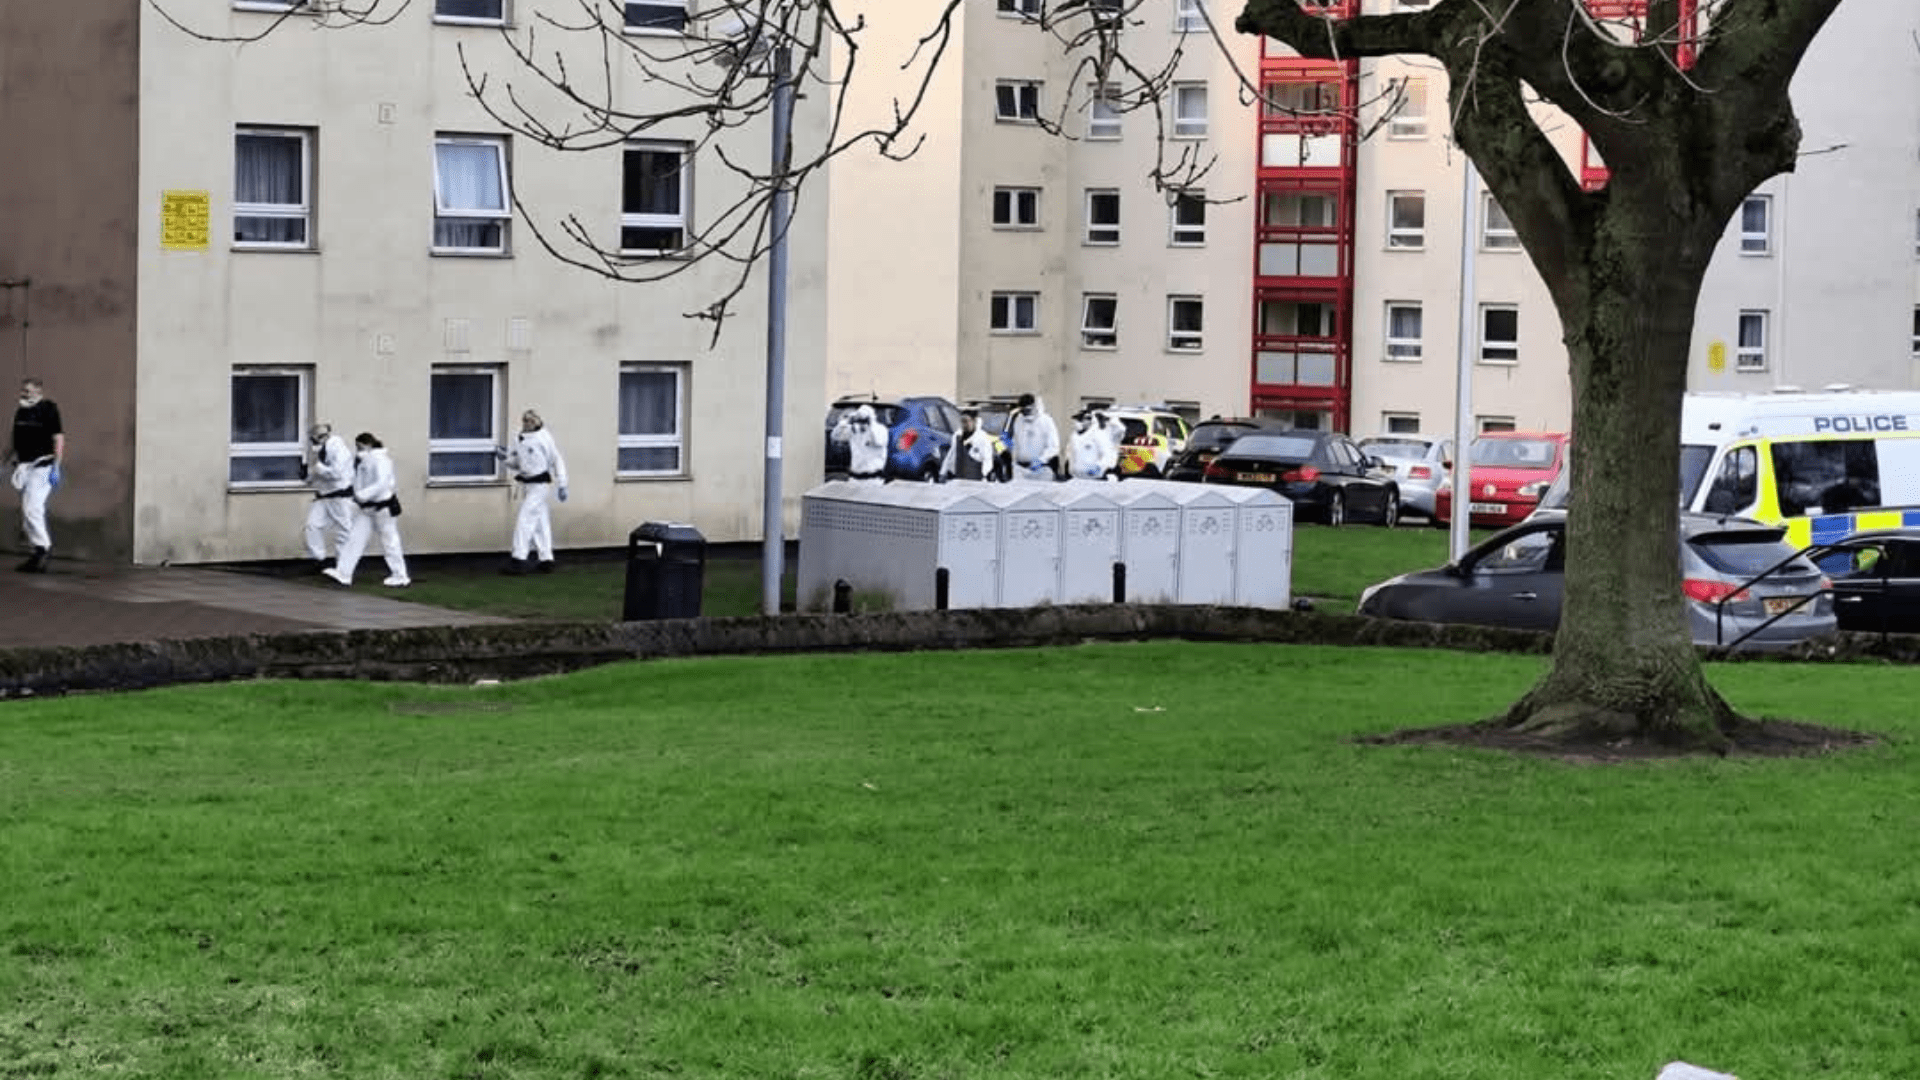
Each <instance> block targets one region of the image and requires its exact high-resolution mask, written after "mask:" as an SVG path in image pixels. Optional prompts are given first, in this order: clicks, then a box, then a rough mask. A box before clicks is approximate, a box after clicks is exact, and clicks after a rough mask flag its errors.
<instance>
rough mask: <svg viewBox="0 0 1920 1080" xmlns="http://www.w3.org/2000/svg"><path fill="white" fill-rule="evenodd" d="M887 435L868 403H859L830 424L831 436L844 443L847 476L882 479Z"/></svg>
mask: <svg viewBox="0 0 1920 1080" xmlns="http://www.w3.org/2000/svg"><path fill="white" fill-rule="evenodd" d="M888 435H889V433H888V431H887V425H885V424H883V423H881V422H880V417H879V416H878V415H876V414H875V413H874V411H873V406H871V405H862V406H860V407H859V408H857V409H855V410H853V411H852V412H850V413H848V414H846V415H845V416H842V417H841V418H840V422H839V423H837V424H835V425H833V440H834V441H835V442H843V443H846V444H847V477H848V479H851V480H867V481H871V482H873V483H876V484H877V483H880V482H881V481H883V480H885V479H886V474H887V445H888Z"/></svg>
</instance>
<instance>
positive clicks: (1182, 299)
mask: <svg viewBox="0 0 1920 1080" xmlns="http://www.w3.org/2000/svg"><path fill="white" fill-rule="evenodd" d="M1184 304H1193V305H1195V306H1196V307H1198V308H1199V312H1200V329H1198V330H1182V329H1178V327H1179V325H1180V320H1179V318H1178V315H1179V311H1180V308H1181V306H1182V305H1184ZM1206 347H1207V302H1206V298H1205V297H1201V296H1192V295H1183V294H1177V295H1173V296H1169V297H1167V351H1168V352H1179V353H1193V352H1201V351H1204V350H1205V349H1206Z"/></svg>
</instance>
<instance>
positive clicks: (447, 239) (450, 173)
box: [433, 135, 513, 255]
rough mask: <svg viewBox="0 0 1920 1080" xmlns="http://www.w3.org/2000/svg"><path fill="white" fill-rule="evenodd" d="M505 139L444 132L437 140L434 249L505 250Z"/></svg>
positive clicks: (508, 214) (507, 212) (495, 252)
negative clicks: (445, 133)
mask: <svg viewBox="0 0 1920 1080" xmlns="http://www.w3.org/2000/svg"><path fill="white" fill-rule="evenodd" d="M511 190H512V189H511V188H509V187H508V186H507V141H506V140H505V139H500V138H485V137H478V136H469V135H441V136H438V137H437V138H435V139H434V141H433V249H434V250H435V251H459V252H483V253H486V254H490V255H499V254H505V253H506V251H507V226H508V224H509V223H510V222H511V221H512V220H513V211H512V210H511V209H509V208H508V204H507V192H509V191H511Z"/></svg>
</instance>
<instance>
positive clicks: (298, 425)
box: [227, 367, 313, 487]
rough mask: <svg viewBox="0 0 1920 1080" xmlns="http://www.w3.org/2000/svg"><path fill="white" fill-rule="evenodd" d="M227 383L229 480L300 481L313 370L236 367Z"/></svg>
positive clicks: (241, 482) (252, 482)
mask: <svg viewBox="0 0 1920 1080" xmlns="http://www.w3.org/2000/svg"><path fill="white" fill-rule="evenodd" d="M228 385H229V388H230V389H229V393H230V394H231V396H232V399H233V400H232V421H231V424H230V426H229V428H228V436H227V483H229V484H231V485H233V486H235V487H246V486H252V485H256V484H260V485H266V484H298V483H300V482H301V481H302V480H303V479H304V478H303V477H302V476H301V475H300V465H301V462H303V461H304V460H305V453H306V442H305V439H306V431H307V427H308V425H309V424H310V423H311V420H310V419H309V417H310V416H311V415H312V412H313V369H312V368H307V367H271V368H270V367H236V368H234V369H233V376H232V379H231V380H230V381H229V384H228Z"/></svg>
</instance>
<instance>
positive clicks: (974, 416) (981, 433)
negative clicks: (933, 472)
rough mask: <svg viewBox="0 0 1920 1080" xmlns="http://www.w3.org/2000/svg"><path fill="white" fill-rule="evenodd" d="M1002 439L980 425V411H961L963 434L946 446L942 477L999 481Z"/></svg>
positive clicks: (946, 478) (941, 470) (941, 471)
mask: <svg viewBox="0 0 1920 1080" xmlns="http://www.w3.org/2000/svg"><path fill="white" fill-rule="evenodd" d="M1001 445H1002V444H1001V442H1000V440H999V439H997V438H995V437H994V436H993V434H992V433H991V432H989V431H987V430H986V429H985V428H983V427H981V426H980V410H978V409H961V410H960V433H959V434H958V435H955V436H954V438H953V442H951V443H949V444H948V445H947V455H946V457H945V458H943V459H942V460H941V462H940V479H942V480H952V479H955V478H956V477H957V478H959V479H961V480H998V479H1000V478H1001V477H1000V475H999V472H998V468H997V466H998V465H999V463H1000V449H1001Z"/></svg>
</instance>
